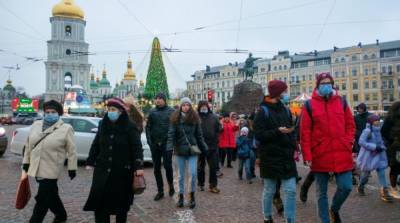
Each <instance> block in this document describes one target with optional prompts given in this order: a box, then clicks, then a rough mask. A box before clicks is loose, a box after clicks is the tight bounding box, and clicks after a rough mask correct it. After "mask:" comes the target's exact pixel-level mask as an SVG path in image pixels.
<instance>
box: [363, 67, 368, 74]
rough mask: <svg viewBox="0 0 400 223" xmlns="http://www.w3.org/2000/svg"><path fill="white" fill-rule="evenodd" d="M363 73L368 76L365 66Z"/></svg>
mask: <svg viewBox="0 0 400 223" xmlns="http://www.w3.org/2000/svg"><path fill="white" fill-rule="evenodd" d="M364 75H365V76H368V68H365V69H364Z"/></svg>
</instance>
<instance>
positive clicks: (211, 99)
mask: <svg viewBox="0 0 400 223" xmlns="http://www.w3.org/2000/svg"><path fill="white" fill-rule="evenodd" d="M213 97H214V92H213V91H212V90H208V91H207V99H208V101H209V102H212V101H213Z"/></svg>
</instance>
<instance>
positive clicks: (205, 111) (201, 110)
mask: <svg viewBox="0 0 400 223" xmlns="http://www.w3.org/2000/svg"><path fill="white" fill-rule="evenodd" d="M200 113H203V114H206V113H208V109H207V108H201V109H200Z"/></svg>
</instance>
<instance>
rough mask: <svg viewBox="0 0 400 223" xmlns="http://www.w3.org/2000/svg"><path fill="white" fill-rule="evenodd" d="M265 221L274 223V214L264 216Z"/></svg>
mask: <svg viewBox="0 0 400 223" xmlns="http://www.w3.org/2000/svg"><path fill="white" fill-rule="evenodd" d="M264 223H274V220H272V216H268V217H266V218H264Z"/></svg>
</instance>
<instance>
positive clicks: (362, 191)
mask: <svg viewBox="0 0 400 223" xmlns="http://www.w3.org/2000/svg"><path fill="white" fill-rule="evenodd" d="M357 192H358V195H360V196H365V195H366V194H365V189H364V185H361V184H360V185H358V187H357Z"/></svg>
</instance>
